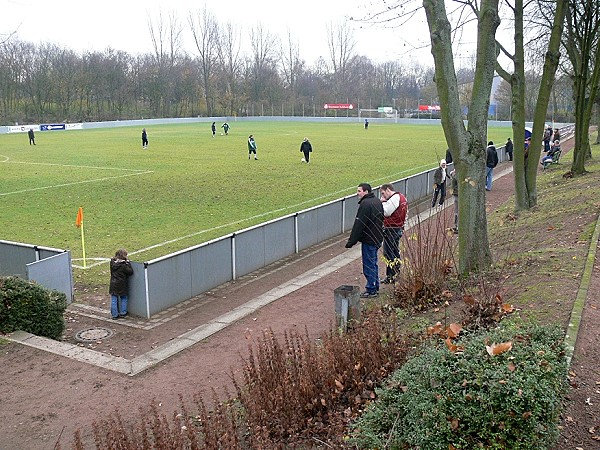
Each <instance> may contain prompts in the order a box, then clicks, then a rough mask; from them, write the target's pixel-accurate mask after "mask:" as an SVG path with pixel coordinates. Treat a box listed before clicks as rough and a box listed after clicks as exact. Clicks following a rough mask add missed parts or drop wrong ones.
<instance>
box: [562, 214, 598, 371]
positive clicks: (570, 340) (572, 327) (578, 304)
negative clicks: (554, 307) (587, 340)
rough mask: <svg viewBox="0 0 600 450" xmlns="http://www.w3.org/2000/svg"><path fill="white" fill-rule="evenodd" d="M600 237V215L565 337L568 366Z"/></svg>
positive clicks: (575, 341)
mask: <svg viewBox="0 0 600 450" xmlns="http://www.w3.org/2000/svg"><path fill="white" fill-rule="evenodd" d="M599 237H600V215H599V216H598V219H596V227H595V229H594V233H593V234H592V239H591V242H590V250H589V251H588V255H587V258H586V262H585V267H584V269H583V274H582V276H581V283H580V284H579V289H578V290H577V297H575V302H574V303H573V309H572V310H571V317H570V318H569V325H568V326H567V334H566V335H565V348H566V352H567V354H566V358H567V366H568V367H570V366H571V360H572V359H573V353H575V344H576V343H577V336H578V334H579V326H580V325H581V317H582V316H583V308H584V307H585V301H586V299H587V296H588V290H589V287H590V281H591V279H592V272H593V271H594V262H595V261H596V250H597V248H598V238H599Z"/></svg>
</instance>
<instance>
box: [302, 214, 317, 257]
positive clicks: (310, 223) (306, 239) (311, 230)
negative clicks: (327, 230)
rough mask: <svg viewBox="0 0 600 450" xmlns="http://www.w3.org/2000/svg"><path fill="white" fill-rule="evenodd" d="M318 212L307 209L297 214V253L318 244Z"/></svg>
mask: <svg viewBox="0 0 600 450" xmlns="http://www.w3.org/2000/svg"><path fill="white" fill-rule="evenodd" d="M318 226H319V220H318V211H317V210H316V209H309V210H307V211H302V212H301V213H298V251H300V250H304V249H307V248H308V247H310V246H312V245H315V244H317V243H318V242H319V232H318Z"/></svg>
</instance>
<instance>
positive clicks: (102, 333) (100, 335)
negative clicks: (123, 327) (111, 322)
mask: <svg viewBox="0 0 600 450" xmlns="http://www.w3.org/2000/svg"><path fill="white" fill-rule="evenodd" d="M112 335H113V331H112V330H109V329H108V328H102V327H93V328H86V329H85V330H81V331H78V332H77V334H75V339H77V340H78V341H80V342H95V341H101V340H102V339H108V338H109V337H111V336H112Z"/></svg>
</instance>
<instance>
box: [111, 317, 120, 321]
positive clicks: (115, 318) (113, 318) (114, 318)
mask: <svg viewBox="0 0 600 450" xmlns="http://www.w3.org/2000/svg"><path fill="white" fill-rule="evenodd" d="M111 318H112V320H117V319H118V318H119V316H113V317H111Z"/></svg>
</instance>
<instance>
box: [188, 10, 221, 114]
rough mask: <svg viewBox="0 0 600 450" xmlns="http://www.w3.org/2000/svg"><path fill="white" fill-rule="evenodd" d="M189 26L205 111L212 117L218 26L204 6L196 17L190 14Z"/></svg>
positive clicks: (217, 54)
mask: <svg viewBox="0 0 600 450" xmlns="http://www.w3.org/2000/svg"><path fill="white" fill-rule="evenodd" d="M189 24H190V29H191V31H192V35H193V36H194V43H195V44H196V49H197V50H198V56H199V63H200V73H201V76H202V87H203V90H204V101H205V102H206V111H207V114H208V115H209V116H212V115H213V111H214V106H215V93H214V89H215V86H214V83H215V77H216V65H217V64H218V60H219V25H218V23H217V21H216V19H215V17H214V15H213V14H212V13H211V12H209V11H208V10H207V9H206V6H205V7H204V9H203V10H202V12H200V11H198V12H197V13H196V15H193V14H192V13H190V16H189Z"/></svg>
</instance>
